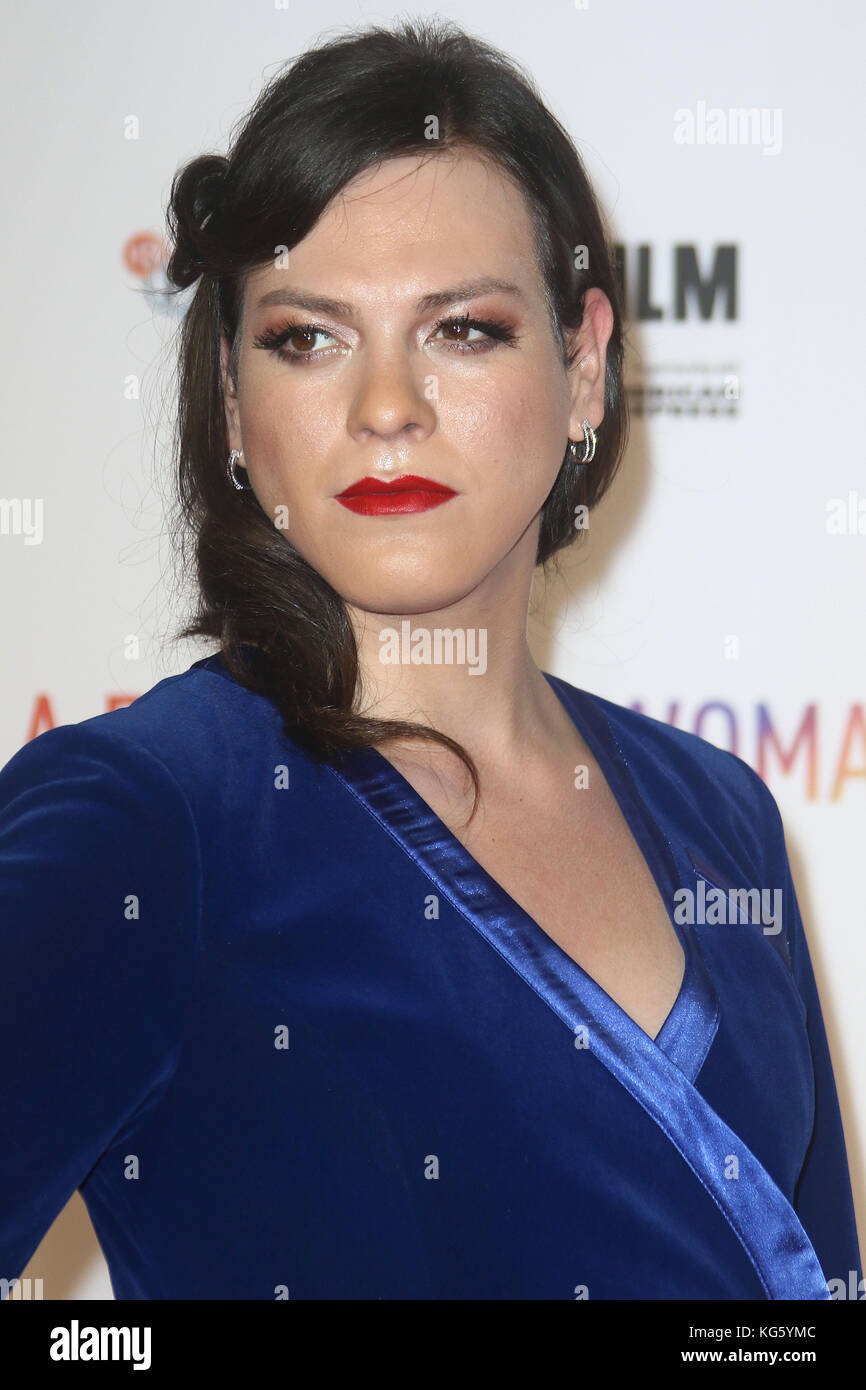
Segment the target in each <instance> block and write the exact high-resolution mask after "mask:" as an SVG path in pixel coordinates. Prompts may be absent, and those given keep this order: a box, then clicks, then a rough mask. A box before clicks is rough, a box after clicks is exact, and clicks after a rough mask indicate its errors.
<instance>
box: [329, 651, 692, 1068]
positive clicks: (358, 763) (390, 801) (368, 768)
mask: <svg viewBox="0 0 866 1390" xmlns="http://www.w3.org/2000/svg"><path fill="white" fill-rule="evenodd" d="M542 674H543V675H544V676H545V678H546V680H547V681H548V683H549V684H550V686H551V688H552V690H553V692H554V694H555V695H556V696H557V698H558V699H559V701H560V703H561V704H562V705H563V707H564V709H565V711H566V713H567V714H568V716H569V718H570V719H571V721H572V723H573V725H574V727H575V728H576V730H577V732H578V733H579V734H580V735H581V737H582V738H583V740H584V742H585V743H586V744H587V745H588V747H589V748H590V750H591V752H592V753H593V755H594V756H595V758H596V760H597V762H598V765H599V767H600V769H601V772H602V775H603V776H604V778H605V781H606V782H607V785H608V787H609V788H610V792H611V795H612V796H613V797H614V799H615V801H616V802H617V805H618V806H619V808H620V811H621V813H622V815H623V817H624V819H625V822H626V825H627V827H628V829H629V831H630V833H631V835H632V838H633V839H634V841H635V843H636V845H637V848H638V850H639V851H640V853H641V855H642V857H643V859H644V861H645V863H646V865H647V867H648V869H649V870H650V873H651V874H652V877H653V881H654V883H655V885H656V888H657V890H658V892H659V894H660V896H661V898H662V901H663V903H664V905H665V908H666V910H667V914H668V919H669V921H670V923H671V926H672V927H673V929H674V931H675V933H676V936H677V939H678V941H679V942H680V945H681V946H682V949H683V954H684V957H685V962H684V969H683V976H682V980H681V982H680V988H679V991H678V993H677V996H676V998H675V1000H674V1002H673V1004H672V1006H671V1008H670V1010H669V1012H668V1014H667V1017H666V1018H665V1020H664V1022H663V1024H662V1026H661V1028H660V1029H659V1031H658V1033H657V1034H656V1035H655V1038H651V1037H650V1035H649V1034H648V1033H647V1032H646V1031H645V1030H644V1029H643V1028H642V1027H641V1025H640V1024H639V1023H638V1022H637V1021H636V1020H635V1019H634V1018H632V1016H631V1014H629V1013H628V1012H627V1011H626V1010H625V1009H623V1008H622V1006H621V1005H620V1004H618V1003H617V1002H616V1000H615V999H614V998H613V997H612V996H611V995H610V994H608V993H607V991H606V990H605V989H604V988H603V987H602V986H601V985H600V984H598V982H597V981H596V980H595V979H594V978H593V977H592V976H591V975H590V974H589V973H588V972H587V971H586V970H585V969H584V968H583V966H581V965H580V964H578V962H577V961H575V960H574V959H573V958H572V957H571V956H570V955H569V954H568V953H567V952H566V951H565V950H563V948H562V947H561V946H559V945H558V944H557V942H556V941H554V939H553V938H552V937H551V936H549V935H548V934H547V932H545V931H544V930H543V928H542V927H541V926H540V925H539V924H538V923H537V922H536V921H535V919H534V918H533V917H531V916H530V915H529V913H528V912H527V911H526V909H525V908H523V907H521V905H520V904H519V903H518V902H517V900H516V899H515V898H512V897H511V895H510V894H509V893H508V892H507V891H506V890H505V888H503V886H502V884H501V883H499V881H498V880H497V879H495V878H494V877H493V876H492V875H491V874H490V873H489V872H488V871H487V870H486V869H485V868H484V867H483V865H482V864H480V863H479V861H478V860H477V859H475V857H474V856H473V855H472V854H471V853H470V851H469V850H468V849H467V848H466V847H465V846H464V845H463V843H462V841H460V840H459V839H458V838H457V836H456V835H454V833H453V832H452V831H451V830H450V829H449V828H448V826H447V825H446V824H445V822H444V821H443V820H442V819H441V818H440V817H439V816H438V815H437V814H436V812H435V811H434V810H433V809H432V807H431V806H430V805H429V804H428V802H426V801H425V800H424V798H423V797H422V796H421V794H420V793H419V792H418V791H416V789H415V788H414V787H413V786H412V784H411V782H409V781H408V780H407V778H405V777H404V776H403V774H402V773H401V772H399V771H398V769H397V768H396V767H395V766H394V764H393V763H391V762H390V761H389V760H388V759H387V758H386V757H384V755H383V754H382V753H380V752H379V750H378V749H377V748H375V747H364V748H355V749H352V750H351V751H350V752H349V753H347V754H343V755H341V757H340V758H338V759H336V760H335V761H334V762H329V763H327V764H326V766H328V767H329V769H330V771H332V772H333V773H335V775H336V776H338V777H339V778H340V779H341V780H342V781H343V782H344V783H345V784H346V785H347V786H348V787H349V789H350V790H351V791H352V792H353V793H354V794H355V795H356V797H358V799H359V800H361V801H362V803H363V804H364V805H365V806H366V807H367V809H368V810H370V811H371V812H372V814H374V815H375V816H376V817H377V819H378V820H379V821H380V823H381V824H382V825H383V826H384V828H385V829H387V830H388V831H389V833H390V834H391V835H392V837H393V838H394V839H396V841H397V843H398V844H399V845H400V846H401V847H402V848H403V850H404V851H405V852H406V853H407V854H409V855H410V856H411V857H412V858H413V859H414V860H415V861H416V863H418V865H419V867H420V868H421V869H422V870H423V872H424V873H425V874H426V875H427V877H428V878H430V879H431V880H432V881H433V882H434V883H435V884H436V886H437V888H438V889H439V891H440V892H441V893H442V894H443V895H444V896H445V897H446V898H447V899H448V900H449V901H450V902H451V903H452V905H453V906H454V907H455V908H457V910H458V911H459V912H460V913H461V914H462V915H463V916H464V917H465V918H466V919H467V920H468V921H469V922H470V923H471V924H472V926H474V927H475V928H476V929H477V930H478V931H480V932H481V933H482V935H483V936H484V937H486V939H487V940H488V941H489V942H490V944H491V945H492V946H493V947H494V948H495V949H496V950H498V951H499V953H500V954H501V955H503V956H504V957H505V959H506V960H508V961H509V963H510V964H511V965H512V966H513V967H514V969H515V970H517V972H518V973H519V974H520V975H521V976H522V977H523V979H524V980H525V981H526V982H527V983H528V984H529V985H531V987H532V988H533V989H535V990H536V992H537V993H538V994H540V996H541V997H542V998H543V999H544V1000H545V1002H546V1003H547V1004H548V1005H549V1006H550V1007H551V1008H553V1009H554V1010H555V1012H557V1013H558V1014H559V1015H560V1017H564V1016H568V1017H572V1016H573V1013H574V1007H575V1002H576V1000H577V1001H579V1002H581V1003H582V1004H583V1005H584V1006H586V1005H589V1006H590V1012H591V1013H592V1014H593V1015H595V1016H596V1017H603V1018H604V1019H605V1024H606V1026H607V1027H610V1026H611V1025H612V1026H613V1027H614V1029H615V1031H616V1032H617V1033H618V1034H619V1035H620V1036H621V1038H622V1040H623V1042H624V1043H625V1044H627V1043H628V1041H629V1039H631V1041H632V1042H634V1040H635V1034H640V1037H641V1038H642V1039H643V1040H644V1041H645V1042H646V1043H649V1044H652V1045H654V1046H656V1047H657V1048H659V1049H660V1050H661V1051H662V1052H664V1054H665V1056H667V1057H668V1058H669V1059H670V1060H671V1061H672V1062H674V1063H675V1065H676V1066H677V1067H679V1068H680V1070H681V1071H683V1072H684V1073H685V1075H686V1076H687V1077H688V1079H689V1080H694V1078H695V1077H696V1076H697V1074H698V1072H699V1071H700V1068H701V1066H702V1065H703V1063H704V1060H705V1058H706V1055H707V1052H708V1051H709V1048H710V1045H711V1044H712V1041H713V1038H714V1037H715V1034H716V1030H717V1028H718V1021H719V1007H718V999H717V996H716V993H715V990H714V988H713V984H712V980H711V978H710V976H709V972H708V970H707V967H706V964H705V962H704V958H703V953H702V951H701V948H700V943H699V941H698V939H697V936H696V935H695V933H693V932H687V931H683V930H682V928H681V926H680V924H678V923H677V922H676V921H675V920H674V917H673V914H672V912H671V909H670V907H669V906H668V905H669V904H670V903H672V902H673V895H674V891H675V888H676V887H678V886H680V885H679V882H678V875H677V869H676V862H675V859H674V855H673V852H672V850H671V847H670V845H669V843H668V841H667V839H666V837H665V836H664V834H663V832H662V831H661V829H660V827H659V826H658V824H657V823H656V821H655V820H654V819H653V817H652V815H651V814H650V811H649V808H648V806H647V805H646V803H645V801H644V800H643V798H642V797H641V795H640V793H639V792H638V789H637V786H636V784H635V782H634V778H633V777H632V775H631V772H630V769H629V767H628V764H627V761H626V759H625V756H624V754H623V752H622V750H621V748H620V747H619V744H618V742H617V740H616V738H615V736H614V734H613V732H612V730H611V728H610V725H609V723H608V721H607V719H606V717H605V715H604V713H603V711H601V710H600V709H599V708H598V706H597V705H596V704H595V703H594V701H593V697H592V696H591V695H590V694H589V692H587V691H583V690H580V689H578V687H576V686H572V685H569V684H568V683H567V682H565V681H563V680H562V679H561V678H560V677H558V676H553V675H551V674H550V673H549V672H547V671H544V672H542ZM690 867H691V866H690ZM693 872H695V873H696V871H694V870H693ZM696 877H697V873H696ZM587 1023H588V1025H590V1026H591V1019H588V1020H587Z"/></svg>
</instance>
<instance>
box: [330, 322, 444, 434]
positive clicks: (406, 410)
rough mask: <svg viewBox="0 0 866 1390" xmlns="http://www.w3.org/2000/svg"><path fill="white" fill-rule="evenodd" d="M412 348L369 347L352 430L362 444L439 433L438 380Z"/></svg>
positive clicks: (362, 364) (352, 415)
mask: <svg viewBox="0 0 866 1390" xmlns="http://www.w3.org/2000/svg"><path fill="white" fill-rule="evenodd" d="M428 367H429V364H428V363H426V362H425V361H423V359H422V360H419V361H413V360H412V356H411V349H409V348H405V349H404V348H399V347H397V346H396V345H394V344H393V343H392V344H391V345H390V346H383V345H379V346H374V345H373V344H371V343H368V344H367V345H366V347H365V349H364V352H363V354H362V356H361V359H360V360H359V377H358V381H357V387H356V391H355V394H354V397H353V400H352V403H351V407H350V410H349V418H348V421H347V427H348V430H349V433H350V434H351V435H352V437H353V438H355V439H358V440H359V441H362V442H363V441H364V440H369V439H371V438H377V439H382V440H386V441H387V442H388V443H396V442H399V441H400V440H401V439H402V438H405V439H406V440H407V441H409V440H411V439H424V438H426V437H427V436H428V435H429V434H431V433H432V432H433V430H434V429H435V428H436V411H435V408H434V402H433V399H431V396H434V393H435V385H436V383H435V376H434V373H432V372H430V371H429V370H428Z"/></svg>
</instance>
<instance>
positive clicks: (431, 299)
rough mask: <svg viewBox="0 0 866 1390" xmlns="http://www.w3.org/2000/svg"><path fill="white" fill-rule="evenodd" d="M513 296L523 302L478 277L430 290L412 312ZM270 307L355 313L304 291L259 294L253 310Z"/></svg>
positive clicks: (499, 283)
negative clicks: (485, 297)
mask: <svg viewBox="0 0 866 1390" xmlns="http://www.w3.org/2000/svg"><path fill="white" fill-rule="evenodd" d="M495 293H500V294H513V295H515V296H516V298H518V299H525V298H526V296H525V295H524V293H523V291H522V290H521V289H520V288H519V286H517V285H513V284H511V283H510V281H508V280H498V279H497V278H496V277H495V276H492V275H482V276H481V277H480V278H479V279H477V280H464V281H463V282H462V283H461V284H459V285H452V286H451V287H450V288H448V289H444V290H434V291H433V293H432V294H425V295H422V296H421V298H420V299H419V300H417V302H416V304H415V309H416V312H417V313H419V314H429V313H430V312H431V310H434V309H441V308H443V307H444V306H446V305H448V304H453V303H454V302H455V300H461V299H478V298H479V296H480V295H482V294H495ZM270 304H290V305H294V306H295V308H298V309H308V310H310V311H311V312H312V313H316V314H330V315H331V316H332V317H333V318H338V319H353V318H354V317H355V310H354V308H353V307H352V305H351V304H349V303H348V302H347V301H346V300H345V299H328V298H326V297H325V296H324V295H320V294H307V293H306V292H305V291H304V290H293V289H283V290H269V291H268V293H267V294H263V295H262V297H261V299H260V300H259V301H258V303H257V305H256V308H257V309H264V308H266V307H267V306H268V305H270Z"/></svg>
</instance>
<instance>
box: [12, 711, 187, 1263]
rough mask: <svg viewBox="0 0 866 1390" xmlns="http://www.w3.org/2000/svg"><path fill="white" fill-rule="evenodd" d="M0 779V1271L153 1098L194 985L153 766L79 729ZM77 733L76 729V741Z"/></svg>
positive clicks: (123, 742)
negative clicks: (0, 1050) (0, 1038)
mask: <svg viewBox="0 0 866 1390" xmlns="http://www.w3.org/2000/svg"><path fill="white" fill-rule="evenodd" d="M95 722H96V721H85V722H83V723H81V724H68V725H62V726H60V727H58V728H56V729H51V730H48V731H46V732H45V733H43V734H40V735H39V736H38V737H37V738H36V739H34V740H33V741H32V742H30V743H27V744H25V745H24V747H23V748H21V749H20V750H19V751H18V752H17V753H16V754H15V755H14V756H13V757H12V758H11V760H10V761H9V762H8V763H7V764H6V765H5V767H3V768H2V769H0V1028H2V1036H3V1063H2V1067H0V1275H2V1276H3V1278H4V1279H8V1280H11V1279H15V1278H18V1277H20V1274H21V1271H22V1269H23V1268H24V1266H25V1265H26V1264H27V1261H28V1260H29V1259H30V1257H31V1255H32V1254H33V1251H34V1250H35V1249H36V1247H37V1245H38V1244H39V1242H40V1240H41V1239H42V1237H43V1235H44V1234H45V1232H46V1231H47V1230H48V1228H49V1226H50V1225H51V1223H52V1222H53V1220H54V1219H55V1217H56V1216H57V1214H58V1212H60V1211H61V1210H62V1208H63V1207H64V1205H65V1204H66V1202H67V1201H68V1200H69V1198H70V1197H71V1195H72V1193H73V1192H74V1191H75V1190H76V1188H77V1187H80V1186H81V1184H82V1183H83V1181H84V1179H85V1178H86V1177H87V1175H88V1173H89V1172H90V1170H91V1169H92V1168H93V1166H94V1165H95V1164H96V1163H97V1161H98V1159H99V1158H100V1156H101V1154H102V1153H103V1152H104V1151H105V1149H106V1148H107V1147H108V1146H109V1145H110V1144H111V1141H112V1139H113V1138H114V1136H115V1135H117V1134H118V1133H119V1131H120V1130H121V1129H122V1128H123V1127H124V1126H126V1125H127V1124H128V1122H129V1121H130V1120H132V1119H133V1118H134V1117H135V1115H136V1112H137V1111H138V1110H140V1109H143V1108H144V1107H146V1106H148V1105H149V1104H151V1103H152V1102H153V1100H154V1099H155V1097H156V1095H157V1094H158V1093H159V1092H160V1090H161V1089H162V1088H164V1087H165V1086H167V1085H168V1082H169V1081H170V1079H171V1077H172V1075H173V1073H174V1069H175V1066H176V1063H177V1058H178V1055H179V1050H180V1046H181V1042H182V1038H183V1032H184V1027H185V1020H186V1016H187V1011H188V1005H189V1000H190V995H191V990H192V984H193V979H194V969H195V959H196V947H197V938H198V917H199V911H200V902H201V869H200V856H199V850H198V838H197V834H196V829H195V823H194V820H193V817H192V814H191V812H190V809H189V805H188V803H187V800H186V798H185V796H184V795H183V792H182V791H181V789H180V787H179V786H178V784H177V782H176V781H175V779H174V777H173V776H172V774H171V773H170V772H169V770H168V769H167V767H166V766H165V765H164V764H163V763H162V761H161V760H160V759H159V758H157V757H156V756H155V755H154V754H152V753H150V752H149V751H148V750H147V749H145V748H143V747H139V746H137V745H136V744H134V743H132V742H130V741H129V740H128V739H126V738H125V737H118V736H117V734H116V733H115V732H114V731H112V732H111V733H110V734H109V733H106V732H103V731H96V730H94V729H93V727H92V724H93V723H95ZM88 726H90V727H88Z"/></svg>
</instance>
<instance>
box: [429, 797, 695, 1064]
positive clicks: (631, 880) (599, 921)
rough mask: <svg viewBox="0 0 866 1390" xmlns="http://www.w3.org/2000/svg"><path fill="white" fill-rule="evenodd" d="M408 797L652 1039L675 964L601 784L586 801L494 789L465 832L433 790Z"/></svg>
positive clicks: (647, 879)
mask: <svg viewBox="0 0 866 1390" xmlns="http://www.w3.org/2000/svg"><path fill="white" fill-rule="evenodd" d="M416 790H419V791H420V792H421V795H423V796H424V799H425V800H426V801H427V803H428V805H430V806H431V807H432V808H433V810H434V811H436V813H437V815H439V817H440V819H442V820H443V821H444V822H445V824H446V825H447V826H448V828H449V830H450V831H451V833H452V834H453V835H454V836H455V837H456V838H457V839H459V840H460V842H461V843H462V844H463V846H464V848H465V849H466V850H467V851H468V852H469V854H470V855H471V856H472V857H473V859H475V860H476V862H477V863H479V864H480V865H481V867H482V868H483V869H484V870H485V871H486V872H487V873H488V874H489V875H490V876H491V878H493V879H495V880H496V882H497V883H498V884H499V885H500V886H501V887H502V888H504V889H505V891H506V893H508V895H509V896H510V897H512V898H513V899H514V900H515V902H517V903H518V904H519V905H520V907H522V908H523V909H524V911H525V912H526V913H527V914H528V915H529V916H530V917H531V918H532V919H533V921H534V922H536V924H537V925H538V926H539V927H540V928H541V929H542V931H544V932H545V933H546V934H547V935H548V936H549V937H550V938H551V939H552V940H553V941H555V942H556V944H557V945H558V946H559V947H560V948H561V949H562V950H563V951H564V952H565V953H566V955H568V956H569V957H570V958H571V959H572V960H574V961H576V962H577V964H578V965H580V966H581V968H582V969H583V970H585V971H586V973H587V974H588V975H590V976H591V977H592V979H593V980H595V982H596V983H597V984H598V985H600V986H601V988H602V989H603V990H605V991H606V993H607V994H609V995H610V997H611V998H612V999H613V1000H614V1001H615V1002H616V1003H617V1004H619V1006H620V1007H621V1008H622V1009H624V1011H625V1012H626V1013H627V1014H629V1016H630V1017H631V1018H632V1019H634V1021H635V1022H636V1023H637V1024H638V1025H639V1026H640V1027H641V1028H643V1029H644V1031H645V1032H646V1033H648V1034H649V1036H650V1037H655V1036H656V1034H657V1033H658V1032H659V1030H660V1029H661V1026H662V1024H663V1023H664V1021H665V1019H666V1018H667V1016H668V1014H669V1013H670V1011H671V1009H672V1007H673V1005H674V1002H675V1000H676V998H677V995H678V993H679V990H680V986H681V983H682V978H683V973H684V968H685V957H684V953H683V949H682V946H681V945H680V942H679V939H678V937H677V935H676V932H675V930H674V927H673V924H672V921H671V918H670V916H669V912H668V908H667V906H666V904H665V902H664V900H663V898H662V895H661V893H660V891H659V888H658V886H657V884H656V882H655V879H654V877H653V875H652V872H651V870H650V868H649V865H648V863H647V861H646V859H645V858H644V855H643V853H642V852H641V850H640V848H639V847H638V845H637V842H636V841H635V838H634V836H633V834H632V832H631V829H630V827H629V825H628V822H627V821H626V819H625V816H624V815H623V812H622V811H621V809H620V807H619V805H618V803H617V801H616V799H615V798H614V796H613V794H612V793H611V791H610V789H609V788H608V786H607V784H606V783H605V782H604V779H603V778H602V777H601V775H600V774H598V775H597V776H596V778H595V784H594V788H593V791H592V792H591V793H589V792H582V793H575V792H572V791H571V790H570V789H569V790H567V791H565V792H564V794H563V795H562V796H556V795H553V796H552V795H551V789H550V787H549V786H540V787H538V788H536V789H535V790H533V789H532V788H531V787H529V786H524V787H523V788H522V789H521V791H520V792H519V793H516V794H514V793H512V794H509V793H507V792H505V791H503V790H500V792H499V793H498V794H497V793H496V791H495V790H494V792H493V793H492V794H491V795H488V796H487V798H486V799H485V800H484V801H483V803H482V811H479V813H478V815H477V816H476V818H475V820H474V821H472V822H471V823H470V825H469V826H468V827H467V826H464V825H463V824H462V823H461V822H462V821H464V820H465V814H464V815H461V816H458V815H457V814H456V813H455V811H454V806H453V802H452V801H450V800H449V799H448V798H446V797H444V796H443V795H442V792H441V788H439V787H438V786H437V784H436V783H433V784H431V783H429V782H423V781H419V782H418V785H417V786H416ZM581 798H582V799H581Z"/></svg>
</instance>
